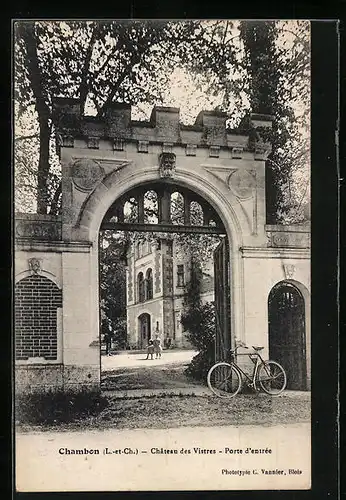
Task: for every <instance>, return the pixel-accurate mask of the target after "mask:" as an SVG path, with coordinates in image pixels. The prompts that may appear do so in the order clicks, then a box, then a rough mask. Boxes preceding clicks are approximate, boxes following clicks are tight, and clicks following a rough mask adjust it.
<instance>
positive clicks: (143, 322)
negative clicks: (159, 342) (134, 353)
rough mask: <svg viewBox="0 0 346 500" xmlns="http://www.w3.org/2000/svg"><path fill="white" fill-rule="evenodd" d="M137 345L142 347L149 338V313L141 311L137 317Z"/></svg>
mask: <svg viewBox="0 0 346 500" xmlns="http://www.w3.org/2000/svg"><path fill="white" fill-rule="evenodd" d="M138 333H139V347H140V349H144V348H145V347H146V346H147V345H148V342H149V340H150V339H151V321H150V314H148V313H143V314H141V315H140V316H139V317H138Z"/></svg>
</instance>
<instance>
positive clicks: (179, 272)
mask: <svg viewBox="0 0 346 500" xmlns="http://www.w3.org/2000/svg"><path fill="white" fill-rule="evenodd" d="M184 285H185V279H184V264H178V266H177V286H184Z"/></svg>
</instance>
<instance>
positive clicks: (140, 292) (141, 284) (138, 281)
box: [137, 273, 145, 302]
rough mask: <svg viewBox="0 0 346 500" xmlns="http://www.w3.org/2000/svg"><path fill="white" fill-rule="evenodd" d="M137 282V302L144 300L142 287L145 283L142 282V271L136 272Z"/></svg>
mask: <svg viewBox="0 0 346 500" xmlns="http://www.w3.org/2000/svg"><path fill="white" fill-rule="evenodd" d="M137 284H138V302H144V300H145V289H144V288H145V283H144V276H143V273H139V274H138V279H137Z"/></svg>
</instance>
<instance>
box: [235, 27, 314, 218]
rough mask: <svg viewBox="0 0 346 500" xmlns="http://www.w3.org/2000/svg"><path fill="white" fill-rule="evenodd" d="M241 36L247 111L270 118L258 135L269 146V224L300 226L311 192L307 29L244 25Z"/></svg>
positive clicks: (267, 191) (267, 196) (267, 177)
mask: <svg viewBox="0 0 346 500" xmlns="http://www.w3.org/2000/svg"><path fill="white" fill-rule="evenodd" d="M240 32H241V37H242V40H243V43H244V52H245V58H244V62H245V64H246V66H247V74H248V86H249V99H250V104H251V108H252V110H254V111H256V112H258V113H265V114H269V115H272V116H273V119H274V121H273V128H272V130H270V131H269V133H268V131H266V130H262V135H263V136H264V138H265V139H266V140H268V141H269V142H270V143H271V144H272V152H271V155H270V157H269V158H268V160H267V165H266V181H267V182H266V198H267V222H268V223H277V222H285V223H292V222H301V221H303V220H304V219H305V218H306V217H305V216H306V214H305V213H304V205H305V204H306V202H307V199H308V198H307V194H308V187H309V137H308V133H307V132H308V118H309V69H310V68H309V55H310V48H309V26H308V23H306V22H299V21H296V22H291V23H287V22H286V23H285V22H281V23H279V22H277V21H266V22H263V21H261V22H258V21H251V22H249V21H246V22H242V23H241V27H240ZM288 33H289V34H290V36H291V38H293V41H289V37H287V35H288ZM302 110H303V113H302Z"/></svg>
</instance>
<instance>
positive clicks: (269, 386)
mask: <svg viewBox="0 0 346 500" xmlns="http://www.w3.org/2000/svg"><path fill="white" fill-rule="evenodd" d="M257 382H258V383H259V385H260V387H261V389H262V390H263V391H264V392H266V393H267V394H270V395H271V396H277V395H278V394H281V392H282V391H283V390H284V389H285V387H286V383H287V377H286V373H285V370H284V369H283V368H282V366H281V365H279V363H277V362H276V361H265V362H264V363H262V364H261V365H260V367H259V368H258V373H257Z"/></svg>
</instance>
